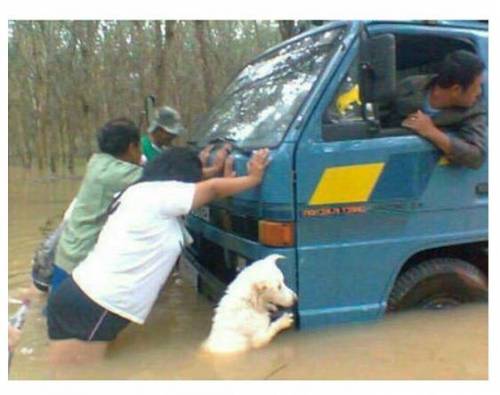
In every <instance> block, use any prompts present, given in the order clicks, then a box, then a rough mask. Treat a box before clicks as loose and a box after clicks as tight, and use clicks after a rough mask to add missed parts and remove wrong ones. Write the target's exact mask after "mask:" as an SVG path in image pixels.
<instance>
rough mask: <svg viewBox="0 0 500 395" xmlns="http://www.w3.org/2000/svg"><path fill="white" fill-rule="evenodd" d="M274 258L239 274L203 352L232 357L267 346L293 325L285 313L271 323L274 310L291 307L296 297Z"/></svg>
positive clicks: (228, 293) (280, 257)
mask: <svg viewBox="0 0 500 395" xmlns="http://www.w3.org/2000/svg"><path fill="white" fill-rule="evenodd" d="M278 259H284V257H283V256H281V255H277V254H273V255H269V256H267V257H266V258H264V259H261V260H259V261H256V262H254V263H253V264H252V265H250V266H248V267H246V268H245V269H243V270H242V271H241V273H239V274H238V276H237V277H236V278H235V279H234V281H233V282H232V283H231V284H230V285H229V286H228V288H227V290H226V294H225V295H224V297H223V298H222V299H221V300H220V302H219V305H218V306H217V308H216V309H215V316H214V318H213V325H212V330H211V332H210V335H209V337H208V339H207V340H206V341H205V343H204V344H203V347H202V348H203V349H204V350H206V351H208V352H212V353H233V352H241V351H246V350H249V349H251V348H258V347H262V346H265V345H266V344H268V343H269V342H270V341H271V340H272V339H273V337H274V336H276V334H277V333H278V332H280V331H282V330H283V329H287V328H289V327H290V326H291V325H292V324H293V314H291V313H284V314H283V315H282V316H281V317H280V318H278V319H277V320H276V321H274V322H271V313H272V312H275V311H277V309H278V308H277V306H282V307H290V306H292V305H293V304H294V303H295V302H296V300H297V295H296V294H295V293H294V292H293V291H292V290H291V289H289V288H288V287H287V286H286V285H285V283H284V278H283V273H282V272H281V270H280V269H278V267H277V266H276V260H278Z"/></svg>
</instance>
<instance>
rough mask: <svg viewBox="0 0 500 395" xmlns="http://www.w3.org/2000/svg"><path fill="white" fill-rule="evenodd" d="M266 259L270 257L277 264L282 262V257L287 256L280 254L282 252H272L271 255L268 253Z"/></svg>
mask: <svg viewBox="0 0 500 395" xmlns="http://www.w3.org/2000/svg"><path fill="white" fill-rule="evenodd" d="M265 259H268V260H270V261H272V262H274V263H275V264H276V265H277V264H278V263H281V262H280V261H281V260H282V259H286V257H285V256H283V255H280V254H271V255H268V256H267V257H266V258H265Z"/></svg>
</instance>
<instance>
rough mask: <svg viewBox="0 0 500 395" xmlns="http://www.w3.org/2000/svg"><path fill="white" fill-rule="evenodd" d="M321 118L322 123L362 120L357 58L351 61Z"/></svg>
mask: <svg viewBox="0 0 500 395" xmlns="http://www.w3.org/2000/svg"><path fill="white" fill-rule="evenodd" d="M323 118H324V119H323V122H324V123H325V122H326V123H332V122H333V123H335V122H342V121H353V120H355V121H358V120H362V114H361V100H360V98H359V83H358V59H357V58H356V59H355V60H354V61H353V63H352V65H351V67H350V69H349V71H348V72H347V74H346V76H345V77H344V79H343V81H342V83H341V84H340V88H339V90H338V91H337V93H336V94H335V96H334V98H333V100H332V102H331V103H330V105H329V107H328V109H327V111H326V113H325V116H324V117H323Z"/></svg>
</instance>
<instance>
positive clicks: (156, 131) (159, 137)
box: [141, 106, 231, 179]
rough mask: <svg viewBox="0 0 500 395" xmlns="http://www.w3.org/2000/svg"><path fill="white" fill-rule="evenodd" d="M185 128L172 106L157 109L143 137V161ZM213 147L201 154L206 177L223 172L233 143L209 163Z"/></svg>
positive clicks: (153, 155)
mask: <svg viewBox="0 0 500 395" xmlns="http://www.w3.org/2000/svg"><path fill="white" fill-rule="evenodd" d="M184 130H185V128H184V126H182V123H181V117H180V115H179V113H178V112H177V111H176V110H174V109H173V108H171V107H168V106H164V107H161V108H160V109H159V110H158V111H157V114H156V118H155V119H154V120H153V122H151V125H150V126H149V128H148V133H147V135H143V136H142V137H141V146H142V158H141V160H142V163H143V164H144V163H146V162H147V161H150V160H153V159H154V158H156V157H157V156H158V155H159V154H161V153H162V152H163V151H164V150H165V149H167V148H169V147H170V146H171V144H172V141H173V140H174V139H175V138H176V137H177V136H179V134H181V133H182V132H184ZM212 148H213V145H208V146H207V147H205V148H204V149H203V150H202V151H201V152H200V154H199V158H200V160H201V164H202V175H203V178H204V179H208V178H211V177H215V176H216V175H218V174H220V173H221V171H222V169H223V167H224V162H225V160H226V158H227V156H228V155H229V152H230V151H231V145H230V144H224V146H223V147H222V148H221V149H220V150H219V151H218V152H217V153H216V154H215V157H214V160H213V163H212V164H211V165H209V164H208V159H209V157H210V152H211V150H212Z"/></svg>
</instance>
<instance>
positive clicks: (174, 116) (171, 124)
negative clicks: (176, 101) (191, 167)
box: [141, 106, 184, 162]
mask: <svg viewBox="0 0 500 395" xmlns="http://www.w3.org/2000/svg"><path fill="white" fill-rule="evenodd" d="M183 131H184V127H183V126H182V123H181V117H180V115H179V113H178V112H177V111H175V110H174V109H173V108H171V107H167V106H165V107H161V108H160V109H159V110H158V112H157V115H156V117H155V119H154V120H153V122H151V125H150V126H149V128H148V133H147V134H144V135H143V136H142V137H141V146H142V153H143V157H142V160H143V162H146V161H150V160H152V159H154V158H156V157H157V156H158V155H159V154H161V153H162V152H163V150H165V149H166V148H168V147H170V146H171V145H172V141H173V140H174V139H175V138H176V137H177V136H179V134H181V133H182V132H183Z"/></svg>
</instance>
